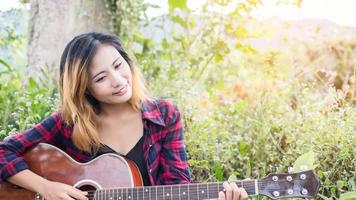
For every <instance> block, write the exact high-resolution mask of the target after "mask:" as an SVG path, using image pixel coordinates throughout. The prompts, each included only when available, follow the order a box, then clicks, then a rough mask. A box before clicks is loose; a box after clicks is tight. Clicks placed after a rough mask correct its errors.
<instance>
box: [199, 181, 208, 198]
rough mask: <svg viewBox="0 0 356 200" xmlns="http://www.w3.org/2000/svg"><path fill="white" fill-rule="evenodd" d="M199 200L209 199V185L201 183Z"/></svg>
mask: <svg viewBox="0 0 356 200" xmlns="http://www.w3.org/2000/svg"><path fill="white" fill-rule="evenodd" d="M197 188H198V199H209V195H208V191H207V188H208V184H207V183H201V184H198V187H197Z"/></svg>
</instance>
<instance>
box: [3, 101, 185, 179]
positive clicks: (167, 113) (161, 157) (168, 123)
mask: <svg viewBox="0 0 356 200" xmlns="http://www.w3.org/2000/svg"><path fill="white" fill-rule="evenodd" d="M141 112H142V119H143V122H144V134H143V135H144V136H143V137H144V142H143V147H142V149H143V152H144V159H145V160H146V164H147V171H148V176H149V179H150V183H151V185H168V184H181V183H189V182H190V181H191V178H190V172H189V165H188V159H187V153H186V149H185V145H184V140H183V125H182V121H181V116H180V112H179V110H178V108H177V106H176V105H174V104H173V103H172V102H170V101H168V100H155V101H152V102H145V103H143V104H142V108H141ZM71 135H72V129H71V128H70V127H69V126H66V125H65V124H64V123H63V121H62V119H61V116H60V112H55V113H54V114H52V115H51V116H50V117H48V118H46V119H45V120H44V121H42V122H41V123H39V124H37V125H35V126H34V127H32V128H30V129H28V130H26V131H24V132H20V133H18V134H16V135H14V136H12V137H10V138H9V139H6V140H4V141H2V142H0V183H1V182H3V181H5V180H7V178H8V177H10V176H12V175H14V174H16V173H18V172H20V171H21V170H24V169H27V168H28V165H27V163H26V161H25V160H24V158H23V156H22V155H23V154H24V152H25V151H26V150H28V149H30V148H32V147H34V146H36V145H37V144H38V143H49V144H52V145H54V146H56V147H58V148H60V149H62V150H63V151H65V152H66V153H67V154H69V155H70V156H71V157H72V158H74V159H75V160H77V161H79V162H88V161H90V160H91V159H93V158H94V155H93V154H91V153H87V152H84V151H81V150H79V149H78V148H77V147H75V146H74V143H73V141H72V138H71Z"/></svg>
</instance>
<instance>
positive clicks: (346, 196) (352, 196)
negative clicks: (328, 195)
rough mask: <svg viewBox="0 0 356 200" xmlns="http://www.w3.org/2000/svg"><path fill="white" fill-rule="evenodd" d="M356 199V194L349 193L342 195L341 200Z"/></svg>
mask: <svg viewBox="0 0 356 200" xmlns="http://www.w3.org/2000/svg"><path fill="white" fill-rule="evenodd" d="M352 199H356V192H347V193H344V194H341V195H340V200H352Z"/></svg>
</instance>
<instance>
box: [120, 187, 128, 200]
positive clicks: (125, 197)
mask: <svg viewBox="0 0 356 200" xmlns="http://www.w3.org/2000/svg"><path fill="white" fill-rule="evenodd" d="M121 196H122V200H126V199H127V188H123V190H122V195H121Z"/></svg>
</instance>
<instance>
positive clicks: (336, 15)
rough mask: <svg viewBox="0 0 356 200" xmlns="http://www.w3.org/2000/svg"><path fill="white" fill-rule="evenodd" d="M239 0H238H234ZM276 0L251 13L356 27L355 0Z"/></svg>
mask: <svg viewBox="0 0 356 200" xmlns="http://www.w3.org/2000/svg"><path fill="white" fill-rule="evenodd" d="M145 1H146V2H149V3H153V4H157V5H159V6H160V7H161V8H159V9H151V10H149V11H148V15H149V16H151V17H152V16H157V15H161V14H164V13H166V12H167V11H168V6H167V1H168V0H145ZM205 1H206V0H187V2H188V3H187V4H188V7H190V8H192V9H194V8H196V7H198V6H199V5H200V4H202V2H205ZM236 1H239V0H236ZM276 1H277V0H263V2H265V3H264V5H263V6H262V7H260V8H258V9H255V10H254V12H253V13H252V15H253V16H254V17H256V18H258V19H265V18H270V17H273V16H278V17H280V18H282V19H287V20H297V19H303V18H313V19H326V20H329V21H331V22H334V23H337V24H339V25H344V26H352V27H356V0H303V3H302V6H301V7H300V8H298V7H295V6H287V5H278V6H277V5H275V3H274V2H276ZM19 6H21V4H20V3H19V1H18V0H0V10H7V9H10V8H13V7H19Z"/></svg>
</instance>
